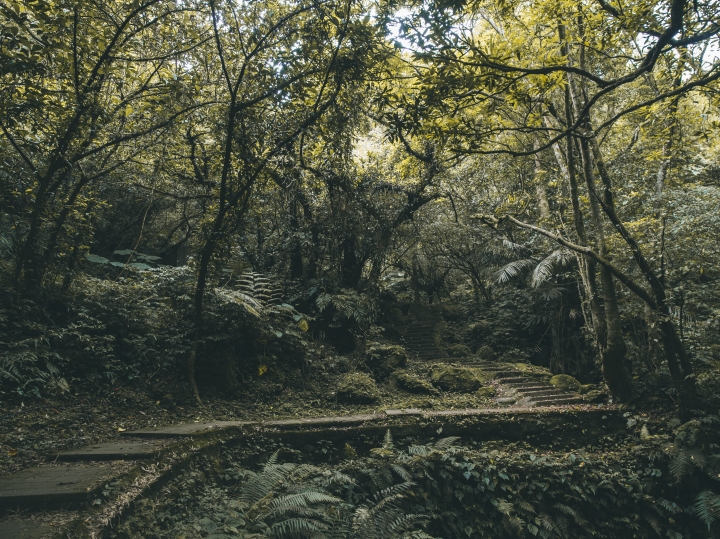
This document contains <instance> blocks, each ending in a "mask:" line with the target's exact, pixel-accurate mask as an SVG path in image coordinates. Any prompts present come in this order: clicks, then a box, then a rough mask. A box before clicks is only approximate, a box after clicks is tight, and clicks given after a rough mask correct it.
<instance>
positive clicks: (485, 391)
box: [476, 386, 497, 399]
mask: <svg viewBox="0 0 720 539" xmlns="http://www.w3.org/2000/svg"><path fill="white" fill-rule="evenodd" d="M496 394H497V390H496V389H495V388H494V387H492V386H485V387H481V388H480V389H478V390H477V393H476V395H477V396H478V397H480V398H481V399H491V398H493V397H494V396H495V395H496Z"/></svg>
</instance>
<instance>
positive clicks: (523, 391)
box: [515, 386, 560, 394]
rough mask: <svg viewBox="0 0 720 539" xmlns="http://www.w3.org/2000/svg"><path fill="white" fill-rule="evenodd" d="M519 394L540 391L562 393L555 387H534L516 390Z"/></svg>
mask: <svg viewBox="0 0 720 539" xmlns="http://www.w3.org/2000/svg"><path fill="white" fill-rule="evenodd" d="M515 389H516V391H517V392H518V393H525V394H530V393H536V392H538V391H560V390H558V388H556V387H554V386H532V387H518V388H515Z"/></svg>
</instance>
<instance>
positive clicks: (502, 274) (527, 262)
mask: <svg viewBox="0 0 720 539" xmlns="http://www.w3.org/2000/svg"><path fill="white" fill-rule="evenodd" d="M535 264H537V260H535V259H534V258H524V259H521V260H514V261H512V262H510V263H508V264H506V265H505V266H503V267H502V268H500V269H499V270H498V272H497V277H496V278H495V280H496V281H497V282H498V283H500V284H503V283H507V282H509V281H511V280H513V279H515V278H517V277H524V276H525V275H526V274H528V273H529V272H530V270H531V269H532V268H534V267H535Z"/></svg>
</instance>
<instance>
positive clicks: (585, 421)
mask: <svg viewBox="0 0 720 539" xmlns="http://www.w3.org/2000/svg"><path fill="white" fill-rule="evenodd" d="M539 419H542V421H538V420H539ZM623 425H624V420H623V418H622V417H621V415H620V413H619V412H617V411H616V410H612V409H609V408H603V409H589V408H586V409H582V410H575V411H571V410H562V409H558V408H548V407H536V408H534V409H531V408H528V407H527V406H522V405H521V406H514V407H506V408H484V409H465V410H419V409H414V408H410V409H398V410H385V411H384V412H380V413H376V414H363V415H353V416H340V417H316V418H307V419H287V420H272V421H256V422H253V421H214V422H198V423H186V424H180V425H171V426H167V427H161V428H157V429H144V430H136V431H125V432H122V433H121V435H122V436H123V437H126V438H127V440H120V441H113V442H108V443H102V444H93V445H89V446H86V447H83V448H79V449H74V450H72V451H65V452H62V453H54V454H50V455H49V458H50V459H52V460H53V461H59V460H74V461H82V462H75V463H62V464H59V463H57V462H52V463H50V462H49V463H46V464H42V465H40V466H36V467H34V468H28V469H26V470H22V471H20V472H18V473H16V474H12V475H9V476H5V477H1V478H0V508H2V509H12V510H16V509H29V508H41V509H48V508H74V507H79V506H82V507H88V506H89V503H91V502H92V501H93V499H96V498H97V497H98V492H99V491H100V490H101V489H102V487H103V485H104V484H106V483H107V482H108V481H111V480H117V479H118V478H120V477H122V476H123V475H127V474H128V473H130V471H131V470H132V469H133V468H132V466H133V465H132V462H128V463H127V464H124V461H134V460H139V461H142V460H143V459H147V458H153V459H154V460H155V459H156V458H157V460H158V461H160V460H162V456H163V455H168V454H170V453H172V454H175V453H176V452H180V453H183V454H184V455H189V454H190V453H192V452H193V451H195V450H197V448H198V447H199V445H197V444H201V442H202V440H203V439H205V440H210V441H212V440H214V442H213V443H216V442H218V441H223V443H224V441H225V440H227V439H230V438H243V437H249V436H253V434H254V433H255V432H260V433H262V434H263V435H266V436H272V435H273V434H277V435H278V436H280V437H281V439H282V441H283V442H284V443H288V444H293V443H295V444H303V443H307V442H308V440H309V439H326V440H328V439H334V438H337V439H347V438H349V437H353V436H357V435H358V434H359V433H370V434H372V435H373V436H376V437H377V438H378V440H379V439H381V438H382V434H383V433H384V432H385V430H386V429H388V428H392V429H393V431H394V432H395V431H397V433H398V435H401V434H402V435H418V436H436V435H437V433H438V432H443V436H450V435H461V434H466V435H470V436H473V437H476V438H479V439H488V440H489V439H526V438H528V437H530V436H540V437H542V436H545V437H553V436H558V435H559V434H558V433H561V432H562V433H563V435H569V434H570V430H573V431H577V433H579V432H583V433H584V432H585V431H586V430H588V429H593V428H594V429H601V430H602V431H606V432H607V431H609V430H614V429H617V428H621V427H622V426H623ZM577 433H576V434H577ZM213 436H214V437H215V438H212V437H213ZM183 444H184V445H183ZM188 458H189V457H188ZM103 460H105V461H109V462H99V461H103ZM139 466H141V467H142V466H143V465H142V464H139ZM167 469H168V470H171V469H172V468H171V467H168V468H167ZM167 473H172V471H168V472H167ZM159 477H160V475H158V477H157V478H159ZM157 478H156V480H157ZM53 531H54V530H53V529H52V526H48V525H47V523H42V522H40V523H37V522H36V521H34V520H28V519H27V518H25V519H22V520H19V519H17V518H14V519H13V518H11V519H9V520H4V521H0V538H2V539H5V538H11V539H38V538H41V537H43V536H45V535H47V534H49V533H51V532H53Z"/></svg>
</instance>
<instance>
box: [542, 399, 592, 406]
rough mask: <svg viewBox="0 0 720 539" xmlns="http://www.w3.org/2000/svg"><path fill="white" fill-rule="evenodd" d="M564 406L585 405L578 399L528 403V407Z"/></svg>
mask: <svg viewBox="0 0 720 539" xmlns="http://www.w3.org/2000/svg"><path fill="white" fill-rule="evenodd" d="M565 404H586V403H585V401H584V400H582V399H581V398H578V397H571V398H567V399H553V400H547V401H530V402H528V406H563V405H565Z"/></svg>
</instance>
